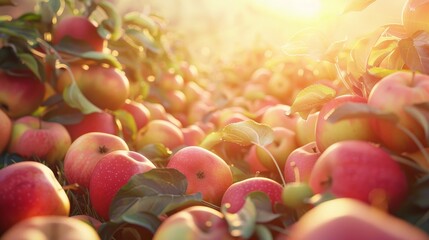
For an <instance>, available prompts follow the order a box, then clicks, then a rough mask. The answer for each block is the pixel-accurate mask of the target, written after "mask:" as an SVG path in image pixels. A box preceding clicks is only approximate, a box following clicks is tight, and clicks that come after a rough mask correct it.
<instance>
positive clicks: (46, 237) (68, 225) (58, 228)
mask: <svg viewBox="0 0 429 240" xmlns="http://www.w3.org/2000/svg"><path fill="white" fill-rule="evenodd" d="M1 239H2V240H18V239H19V240H54V239H55V240H71V239H73V240H100V236H99V235H98V233H97V231H96V230H95V229H94V228H92V227H91V226H89V225H88V224H86V223H84V222H82V221H80V220H77V219H74V218H71V217H66V216H38V217H32V218H28V219H25V220H23V221H21V222H19V223H17V224H16V225H14V226H13V227H12V228H10V229H9V230H8V231H7V232H6V233H5V234H4V235H3V236H2V238H1Z"/></svg>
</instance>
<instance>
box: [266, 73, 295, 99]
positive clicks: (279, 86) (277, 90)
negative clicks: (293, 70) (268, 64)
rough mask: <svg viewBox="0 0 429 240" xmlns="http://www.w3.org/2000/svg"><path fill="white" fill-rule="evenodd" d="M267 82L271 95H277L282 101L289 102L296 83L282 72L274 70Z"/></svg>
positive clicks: (268, 91)
mask: <svg viewBox="0 0 429 240" xmlns="http://www.w3.org/2000/svg"><path fill="white" fill-rule="evenodd" d="M267 84H268V85H267V93H268V94H269V95H271V96H273V97H276V98H277V99H279V100H280V102H282V103H288V101H290V100H291V97H292V93H293V89H294V85H293V83H292V81H291V79H289V77H287V76H285V75H283V74H282V73H280V72H274V73H273V75H272V76H271V78H270V80H269V81H268V83H267Z"/></svg>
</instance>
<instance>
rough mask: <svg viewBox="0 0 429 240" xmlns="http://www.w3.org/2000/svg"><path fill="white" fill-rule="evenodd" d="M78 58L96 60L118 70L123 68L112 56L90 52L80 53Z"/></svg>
mask: <svg viewBox="0 0 429 240" xmlns="http://www.w3.org/2000/svg"><path fill="white" fill-rule="evenodd" d="M77 56H79V57H81V58H84V59H89V60H94V61H97V62H100V63H107V64H108V65H110V66H112V67H114V68H117V69H121V68H122V65H121V63H120V62H119V61H118V59H116V57H114V56H113V55H112V54H108V53H102V52H96V51H89V52H84V53H80V54H78V55H77Z"/></svg>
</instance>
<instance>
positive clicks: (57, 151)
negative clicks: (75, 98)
mask: <svg viewBox="0 0 429 240" xmlns="http://www.w3.org/2000/svg"><path fill="white" fill-rule="evenodd" d="M71 142H72V140H71V138H70V135H69V133H68V132H67V129H66V128H65V127H64V126H63V125H61V124H60V123H56V122H47V121H43V120H41V119H40V118H37V117H33V116H24V117H21V118H18V119H16V120H15V121H14V122H13V126H12V136H11V139H10V143H9V147H8V152H11V153H17V154H19V155H21V156H23V157H26V158H30V157H37V158H39V159H41V160H44V161H46V163H47V164H54V163H56V162H58V161H62V160H63V158H64V156H65V154H66V152H67V150H68V148H69V147H70V144H71Z"/></svg>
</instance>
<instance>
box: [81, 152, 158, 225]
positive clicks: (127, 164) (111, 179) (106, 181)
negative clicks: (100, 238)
mask: <svg viewBox="0 0 429 240" xmlns="http://www.w3.org/2000/svg"><path fill="white" fill-rule="evenodd" d="M154 168H156V166H155V165H154V164H153V163H152V162H151V161H150V160H149V159H148V158H146V157H145V156H143V155H142V154H140V153H138V152H134V151H127V150H116V151H112V152H110V153H108V154H106V155H104V156H103V157H101V159H100V160H99V161H98V163H97V164H96V165H95V167H94V169H93V171H92V176H91V179H90V182H89V197H90V200H91V205H92V207H93V208H94V210H95V211H96V212H97V213H98V214H99V215H100V216H101V217H102V218H104V219H105V220H108V219H109V208H110V204H111V202H112V200H113V197H114V196H115V195H116V193H117V192H118V191H119V189H120V188H121V187H122V186H123V185H125V184H126V183H127V182H128V180H129V179H130V178H131V177H132V176H134V175H135V174H138V173H144V172H147V171H149V170H151V169H154Z"/></svg>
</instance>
